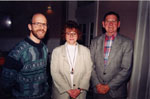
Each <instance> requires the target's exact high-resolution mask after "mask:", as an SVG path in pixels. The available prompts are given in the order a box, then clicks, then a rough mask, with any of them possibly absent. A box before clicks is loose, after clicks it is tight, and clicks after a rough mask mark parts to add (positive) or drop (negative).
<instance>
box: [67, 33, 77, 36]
mask: <svg viewBox="0 0 150 99" xmlns="http://www.w3.org/2000/svg"><path fill="white" fill-rule="evenodd" d="M66 35H67V36H77V33H76V32H70V33H66Z"/></svg>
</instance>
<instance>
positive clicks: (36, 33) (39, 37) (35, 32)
mask: <svg viewBox="0 0 150 99" xmlns="http://www.w3.org/2000/svg"><path fill="white" fill-rule="evenodd" d="M39 31H40V32H43V33H44V35H43V36H39V35H38V32H39ZM31 32H32V34H33V35H34V36H35V37H36V38H37V39H39V40H42V39H43V38H44V36H45V34H46V33H45V32H46V31H44V30H43V29H38V30H36V31H33V30H31Z"/></svg>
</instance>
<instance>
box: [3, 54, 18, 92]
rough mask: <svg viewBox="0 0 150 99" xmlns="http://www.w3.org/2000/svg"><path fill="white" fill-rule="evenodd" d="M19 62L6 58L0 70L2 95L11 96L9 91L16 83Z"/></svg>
mask: <svg viewBox="0 0 150 99" xmlns="http://www.w3.org/2000/svg"><path fill="white" fill-rule="evenodd" d="M18 63H19V61H17V60H15V59H13V58H12V57H10V56H8V57H7V58H6V62H5V64H4V66H3V68H2V74H1V80H0V85H1V88H3V93H4V94H7V95H8V94H11V90H12V88H13V86H14V85H15V82H16V77H17V71H19V64H18Z"/></svg>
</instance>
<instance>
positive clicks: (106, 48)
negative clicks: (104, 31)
mask: <svg viewBox="0 0 150 99" xmlns="http://www.w3.org/2000/svg"><path fill="white" fill-rule="evenodd" d="M116 35H117V33H115V34H114V35H112V36H107V35H105V43H104V64H105V66H106V63H107V60H108V57H109V54H110V51H111V47H112V43H113V41H114V39H115V37H116Z"/></svg>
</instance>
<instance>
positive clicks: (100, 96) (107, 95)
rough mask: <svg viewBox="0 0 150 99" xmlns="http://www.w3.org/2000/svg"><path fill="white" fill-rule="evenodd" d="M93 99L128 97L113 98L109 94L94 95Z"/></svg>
mask: <svg viewBox="0 0 150 99" xmlns="http://www.w3.org/2000/svg"><path fill="white" fill-rule="evenodd" d="M93 99H126V97H120V98H112V97H111V96H110V95H109V93H107V94H97V93H93Z"/></svg>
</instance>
